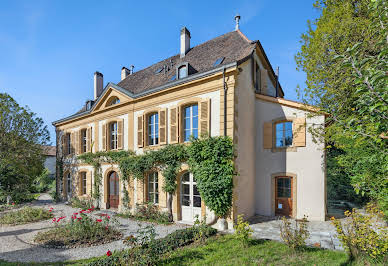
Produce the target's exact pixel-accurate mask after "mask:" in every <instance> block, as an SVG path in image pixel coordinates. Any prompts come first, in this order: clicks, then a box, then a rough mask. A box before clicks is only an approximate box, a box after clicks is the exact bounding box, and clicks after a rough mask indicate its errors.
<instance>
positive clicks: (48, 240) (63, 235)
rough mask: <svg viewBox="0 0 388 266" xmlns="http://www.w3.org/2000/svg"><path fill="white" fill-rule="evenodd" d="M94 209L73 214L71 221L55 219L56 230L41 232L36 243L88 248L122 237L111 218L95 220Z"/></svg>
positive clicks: (104, 217)
mask: <svg viewBox="0 0 388 266" xmlns="http://www.w3.org/2000/svg"><path fill="white" fill-rule="evenodd" d="M93 211H94V208H91V209H88V210H81V211H80V212H76V213H73V215H72V216H71V220H70V221H68V222H61V221H64V219H65V218H66V217H64V216H62V217H55V218H53V223H54V224H55V228H53V229H50V230H48V231H45V232H39V233H38V234H37V235H36V236H35V239H34V241H35V242H36V243H39V244H42V245H44V246H47V247H66V248H74V247H86V246H94V245H100V244H105V243H109V242H112V241H115V240H118V239H120V238H121V237H122V234H121V232H120V231H119V230H117V229H115V228H114V227H113V226H112V223H115V221H114V220H113V219H111V217H110V216H108V215H105V216H102V217H101V219H100V218H97V219H96V218H94V217H93V216H92V215H91V214H90V213H92V212H93Z"/></svg>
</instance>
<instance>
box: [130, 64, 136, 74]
mask: <svg viewBox="0 0 388 266" xmlns="http://www.w3.org/2000/svg"><path fill="white" fill-rule="evenodd" d="M130 68H131V70H130V71H129V74H130V75H132V74H133V69H134V68H135V66H134V65H131V66H130Z"/></svg>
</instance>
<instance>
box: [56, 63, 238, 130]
mask: <svg viewBox="0 0 388 266" xmlns="http://www.w3.org/2000/svg"><path fill="white" fill-rule="evenodd" d="M236 66H237V62H232V63H229V64H227V65H224V66H221V67H218V68H214V69H212V70H209V71H206V72H203V73H198V74H193V75H191V76H188V77H186V78H184V79H180V80H175V81H173V82H169V83H167V84H164V85H161V86H159V87H155V88H153V89H150V90H147V91H145V92H140V93H137V94H134V93H132V92H130V91H127V90H126V89H124V88H122V87H120V86H118V85H116V84H114V83H112V82H109V83H108V84H107V85H106V86H105V89H104V90H103V91H102V93H101V95H100V96H99V97H98V98H97V100H96V101H95V102H94V104H93V108H91V109H90V110H88V111H85V112H82V113H78V114H74V115H71V116H68V117H65V118H62V119H59V120H56V121H54V122H52V125H53V126H56V125H57V124H59V123H62V122H66V121H67V120H70V119H74V118H78V117H81V116H83V115H87V114H90V113H91V112H92V111H93V110H94V108H95V107H96V106H97V104H98V102H99V101H100V100H101V98H102V96H103V95H104V93H105V92H106V91H107V90H108V89H109V87H113V88H115V89H117V90H118V91H120V92H122V93H124V94H125V95H127V96H129V97H131V98H133V99H137V98H140V97H143V96H147V95H149V94H152V93H155V92H159V91H162V90H164V89H167V88H170V87H175V86H178V85H181V84H184V83H186V82H189V81H194V80H198V79H201V78H204V77H207V76H210V75H213V74H215V73H217V72H220V71H225V70H226V69H228V68H232V67H236Z"/></svg>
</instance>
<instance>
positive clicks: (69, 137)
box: [66, 133, 72, 154]
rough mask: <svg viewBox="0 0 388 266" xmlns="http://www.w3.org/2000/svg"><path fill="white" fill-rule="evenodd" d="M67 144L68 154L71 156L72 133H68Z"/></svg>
mask: <svg viewBox="0 0 388 266" xmlns="http://www.w3.org/2000/svg"><path fill="white" fill-rule="evenodd" d="M66 143H67V147H66V148H67V154H71V145H72V143H71V134H70V133H67V134H66Z"/></svg>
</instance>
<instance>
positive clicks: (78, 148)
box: [77, 130, 82, 154]
mask: <svg viewBox="0 0 388 266" xmlns="http://www.w3.org/2000/svg"><path fill="white" fill-rule="evenodd" d="M77 142H78V143H77V154H81V153H82V131H81V130H78V131H77Z"/></svg>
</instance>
